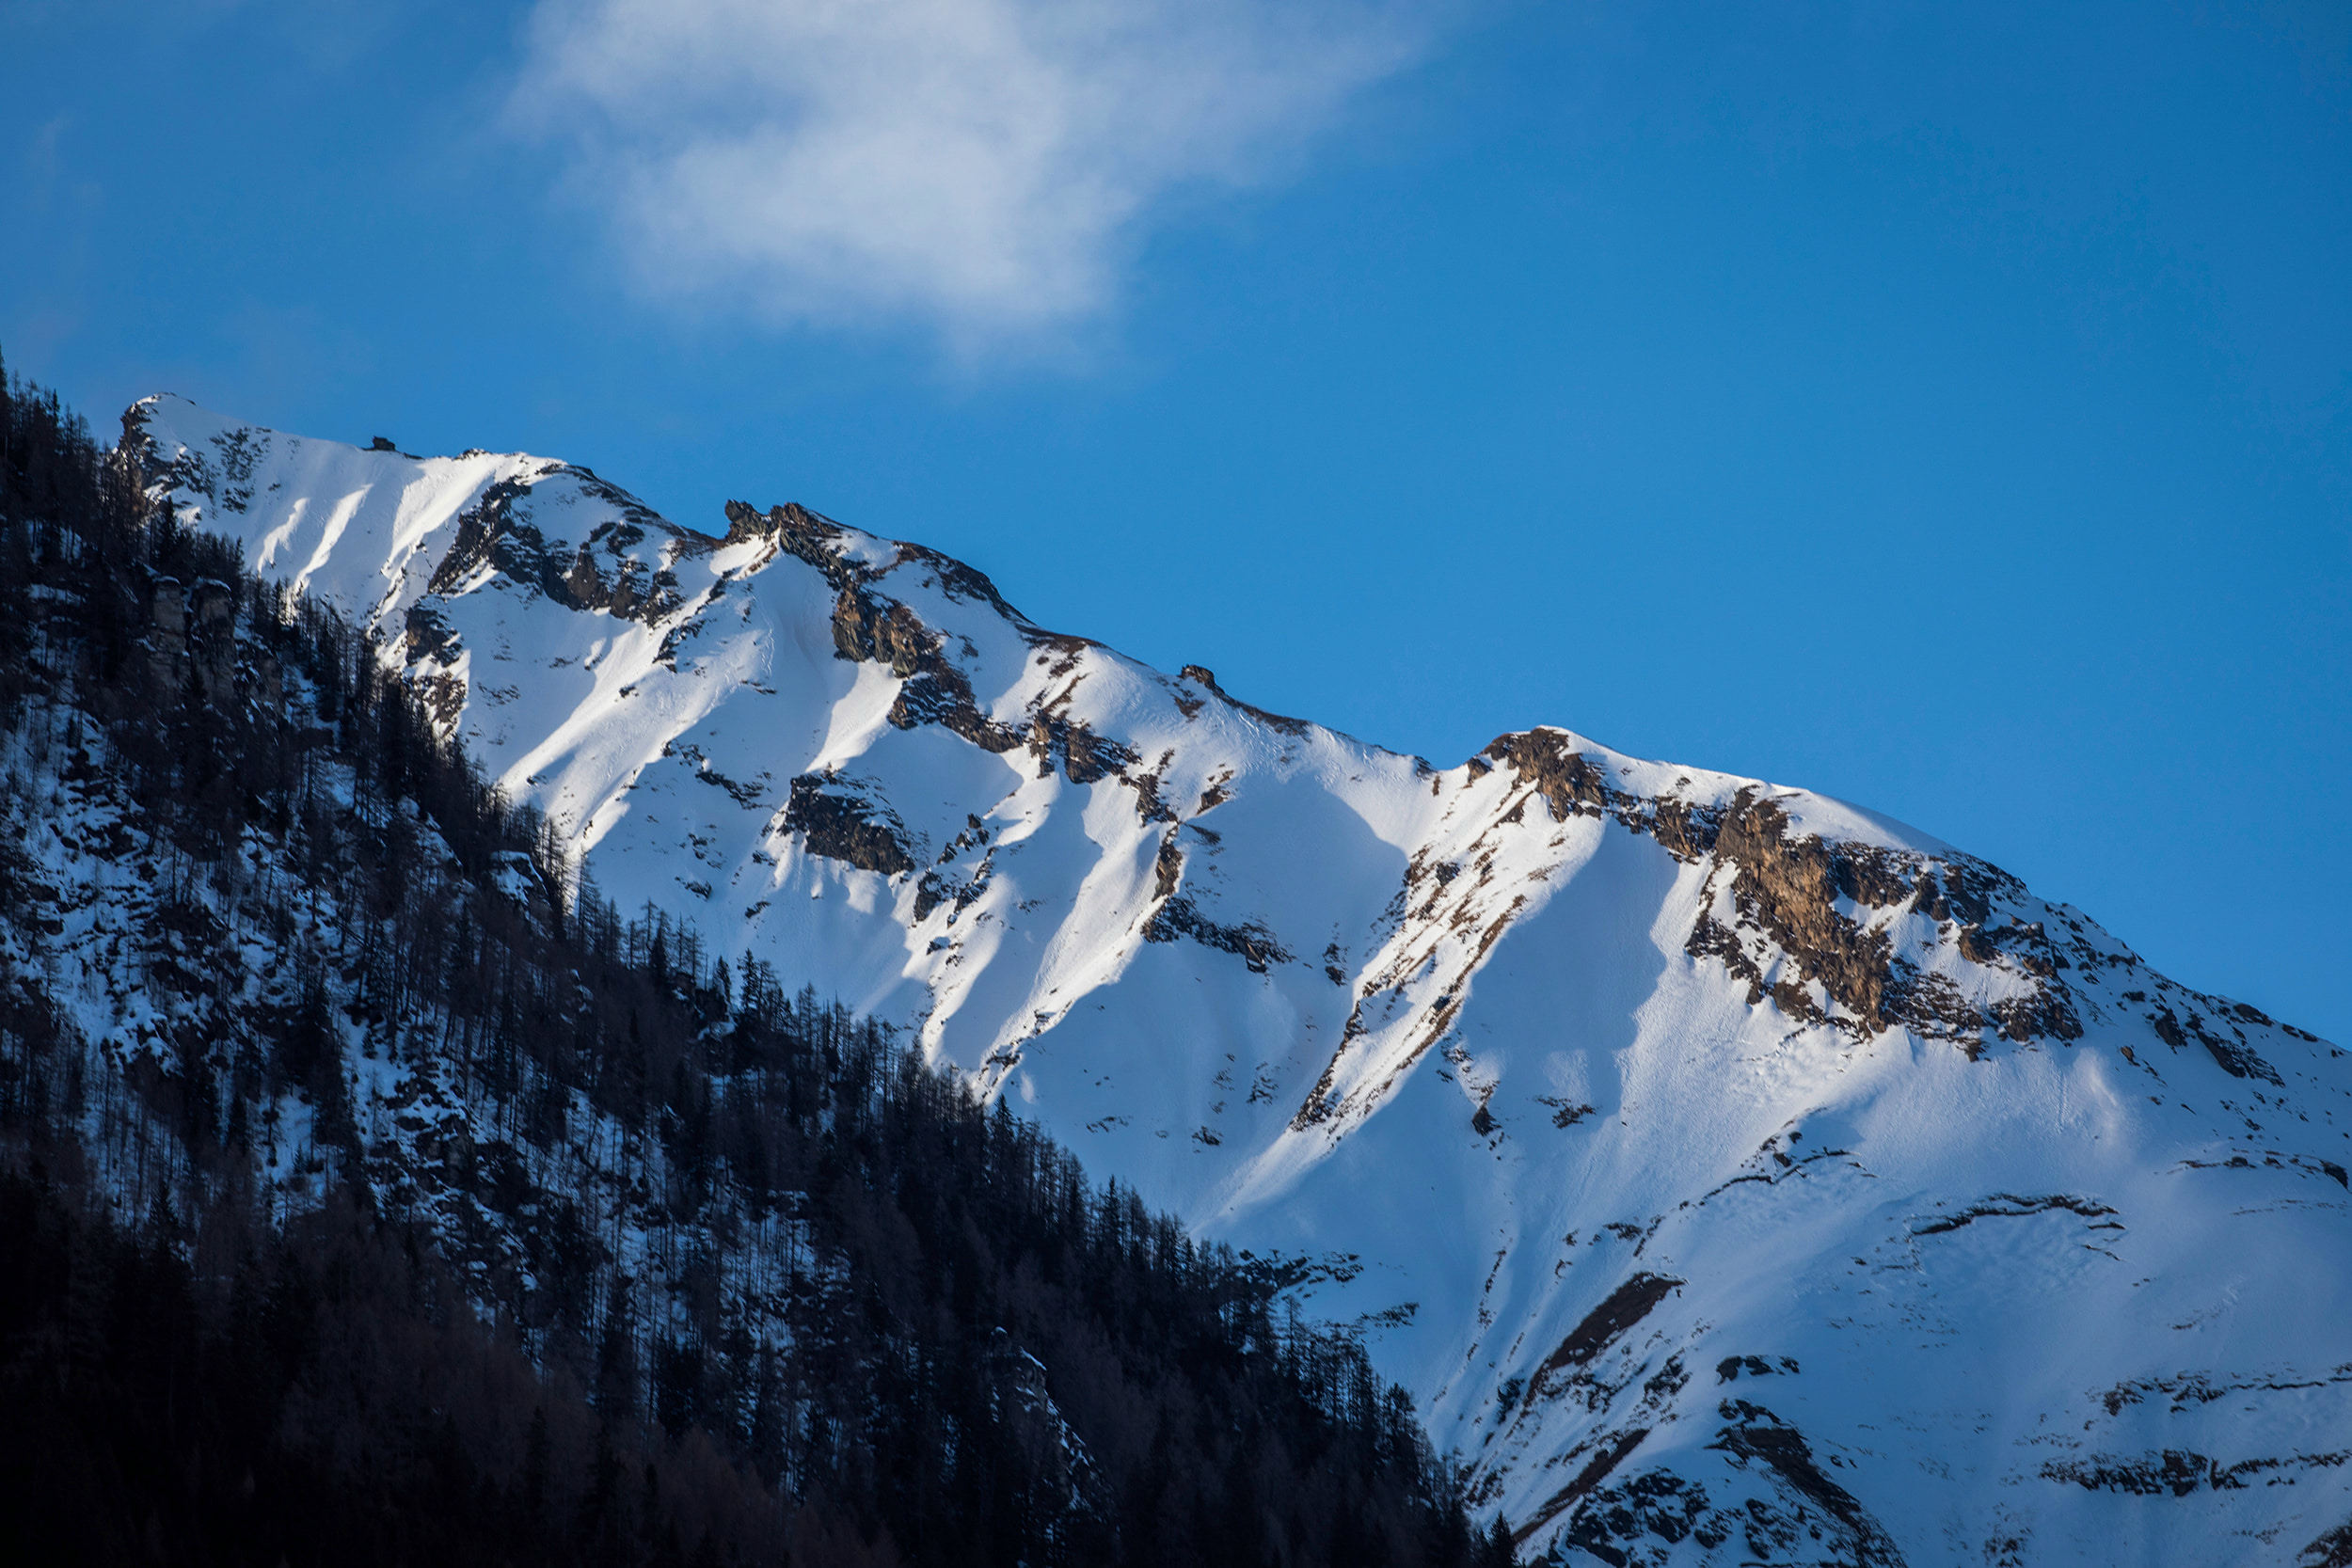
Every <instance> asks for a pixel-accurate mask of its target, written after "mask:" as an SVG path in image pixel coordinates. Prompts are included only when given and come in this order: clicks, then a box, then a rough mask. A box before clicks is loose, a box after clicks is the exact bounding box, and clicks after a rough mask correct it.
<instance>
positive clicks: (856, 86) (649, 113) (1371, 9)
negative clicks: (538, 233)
mask: <svg viewBox="0 0 2352 1568" xmlns="http://www.w3.org/2000/svg"><path fill="white" fill-rule="evenodd" d="M1409 3H1410V0H540V3H539V5H538V7H537V8H536V9H535V11H534V12H533V13H532V20H531V24H530V28H529V33H528V48H527V55H528V57H527V60H526V63H525V71H524V75H523V78H522V82H521V85H520V87H518V89H517V92H516V100H515V107H516V112H517V113H518V114H519V115H520V116H521V117H522V119H524V120H525V121H526V122H527V123H529V124H531V125H532V126H533V127H535V128H537V129H538V130H540V131H541V132H543V133H551V134H554V135H559V136H561V137H563V138H564V139H565V140H566V142H567V143H568V145H569V146H570V147H571V148H572V149H573V150H575V152H576V160H575V164H574V170H575V174H576V175H577V177H578V179H579V182H580V188H581V189H582V190H584V191H585V192H587V193H588V194H589V195H590V196H591V198H592V199H594V200H596V201H597V202H598V203H599V204H602V205H606V206H608V207H609V208H610V211H611V213H612V216H613V218H614V220H615V222H616V224H617V226H618V229H619V231H620V235H621V237H622V240H623V243H624V244H625V245H626V247H627V249H628V253H629V255H630V257H631V260H632V261H633V262H634V264H635V265H636V267H637V269H638V271H639V273H640V276H641V277H642V278H643V279H644V282H645V283H646V284H647V285H648V286H649V287H650V288H652V289H654V290H655V291H656V292H659V293H672V294H678V295H706V296H718V297H721V298H724V299H728V300H730V301H731V302H736V303H747V304H749V305H751V306H753V307H754V308H755V309H758V310H760V311H761V312H762V313H764V314H768V315H771V316H774V317H782V318H787V319H803V320H809V319H815V320H840V319H844V318H849V319H858V318H874V317H905V316H914V317H916V318H921V319H926V320H929V321H930V322H933V323H936V324H937V325H940V326H941V327H943V328H944V329H945V330H946V332H947V334H948V335H949V336H950V338H951V339H952V340H955V341H959V342H961V343H964V344H966V345H970V344H973V343H976V342H981V341H992V340H1001V339H1004V338H1007V337H1016V336H1021V335H1025V334H1028V333H1032V332H1034V331H1037V330H1039V329H1041V328H1043V329H1050V328H1054V327H1057V326H1060V325H1066V324H1068V323H1071V322H1073V321H1076V320H1079V319H1082V318H1084V317H1087V316H1089V315H1090V314H1093V313H1095V312H1098V311H1100V310H1101V309H1104V307H1105V306H1106V305H1108V304H1109V303H1110V302H1111V300H1112V297H1113V295H1114V293H1115V291H1116V286H1117V280H1118V272H1119V269H1120V263H1121V261H1122V259H1123V258H1124V257H1125V255H1126V254H1128V252H1129V250H1130V248H1131V246H1132V245H1133V243H1134V241H1135V239H1136V234H1137V232H1138V230H1139V229H1140V226H1141V225H1142V224H1143V222H1144V221H1145V220H1146V219H1147V218H1148V216H1149V215H1150V213H1151V211H1152V207H1153V206H1154V204H1155V203H1160V202H1163V201H1164V200H1165V199H1166V198H1168V197H1169V196H1171V195H1173V194H1175V193H1177V192H1179V191H1182V190H1184V189H1186V188H1199V187H1201V186H1204V185H1205V186H1216V185H1220V184H1223V185H1233V184H1242V183H1247V182H1250V181H1252V180H1253V179H1259V178H1263V177H1264V176H1266V175H1267V174H1269V173H1271V172H1274V171H1278V170H1279V169H1280V168H1281V167H1282V166H1284V165H1285V163H1286V162H1287V161H1288V160H1290V159H1292V158H1294V157H1295V155H1296V153H1297V151H1298V150H1299V149H1300V148H1301V147H1302V146H1303V144H1304V143H1305V142H1306V141H1307V139H1308V138H1310V137H1311V135H1313V134H1314V133H1315V132H1316V131H1318V130H1320V129H1322V128H1324V127H1325V126H1327V125H1328V124H1329V123H1330V121H1331V120H1332V119H1333V118H1334V117H1335V116H1336V114H1337V113H1338V112H1339V110H1340V109H1341V107H1342V106H1343V103H1344V102H1345V100H1346V99H1347V98H1348V96H1349V95H1350V94H1351V93H1353V92H1354V91H1356V90H1357V89H1359V88H1361V87H1364V86H1366V85H1367V84H1369V83H1371V82H1374V81H1375V80H1377V79H1378V78H1380V77H1381V76H1383V75H1385V74H1388V73H1390V72H1391V71H1395V70H1397V69H1399V68H1400V67H1401V66H1403V65H1404V64H1406V62H1407V61H1408V60H1409V59H1410V58H1411V57H1412V56H1413V55H1414V54H1415V53H1416V50H1417V48H1418V42H1419V39H1420V38H1421V37H1422V30H1421V29H1419V28H1417V27H1416V26H1414V25H1413V24H1411V23H1410V22H1409V20H1408V12H1407V11H1406V9H1405V8H1403V7H1404V6H1406V5H1408V4H1409Z"/></svg>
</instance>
